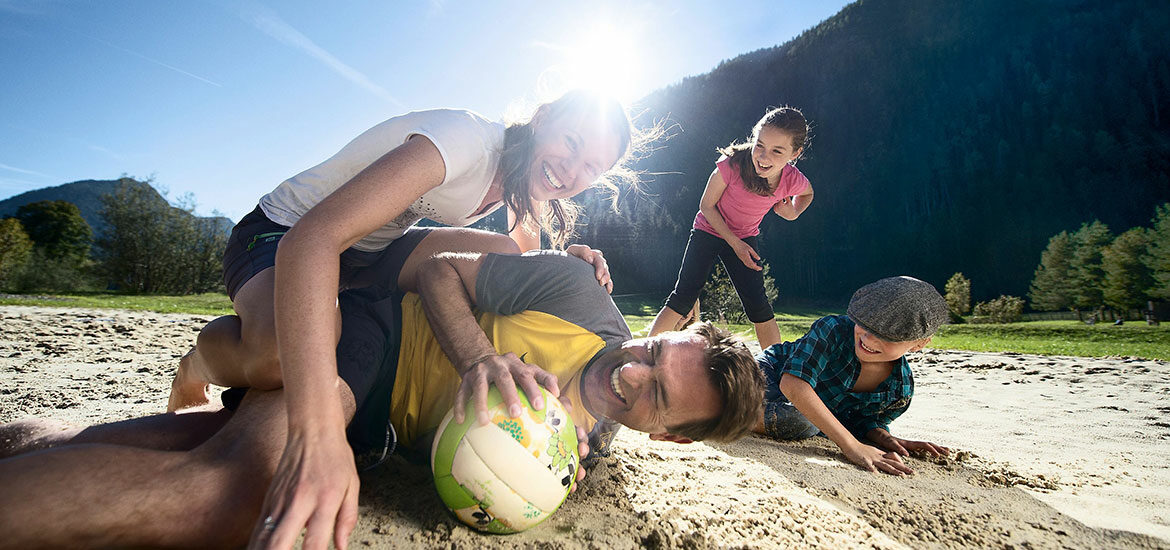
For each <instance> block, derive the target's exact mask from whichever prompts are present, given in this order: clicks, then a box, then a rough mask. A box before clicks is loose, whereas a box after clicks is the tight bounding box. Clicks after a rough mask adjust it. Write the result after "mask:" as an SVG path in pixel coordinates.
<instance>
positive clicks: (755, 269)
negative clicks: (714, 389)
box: [650, 107, 813, 349]
mask: <svg viewBox="0 0 1170 550" xmlns="http://www.w3.org/2000/svg"><path fill="white" fill-rule="evenodd" d="M807 142H808V122H807V121H805V119H804V115H803V114H801V112H800V111H799V110H798V109H794V108H792V107H782V108H780V109H773V110H771V111H768V113H767V114H765V115H764V117H763V118H761V119H760V121H759V122H757V123H756V125H755V127H753V128H752V136H751V142H750V143H738V144H737V143H732V144H731V145H729V146H727V147H726V148H723V149H720V150H719V152H720V153H722V154H723V156H722V157H721V158H720V159H719V161H718V162H716V163H715V170H714V171H713V172H711V177H710V178H709V179H708V180H707V188H706V189H705V190H704V191H703V198H702V199H701V200H700V201H699V213H698V214H696V215H695V225H694V228H693V229H691V237H690V240H689V241H687V249H686V252H684V253H683V260H682V267H680V268H679V270H678V281H677V282H676V283H675V284H674V291H673V292H671V293H670V297H668V298H667V299H666V305H665V306H663V308H662V311H659V312H658V316H657V317H655V318H654V324H653V325H652V326H651V327H650V334H651V335H654V334H658V333H659V332H663V331H667V330H673V329H675V327H676V326H677V325H678V324H679V323H680V321H682V320H683V317H684V316H685V315H687V312H689V311H691V308H693V307H694V306H695V301H696V300H697V299H698V297H699V291H700V290H701V289H702V288H703V283H704V282H706V280H707V275H708V274H710V273H711V268H712V267H713V266H714V264H715V258H716V257H718V258H719V260H720V261H722V262H723V267H724V268H725V269H726V270H727V274H728V276H729V277H730V278H731V282H732V284H734V285H735V291H736V292H737V293H738V294H739V299H740V301H742V302H743V309H744V313H746V314H747V316H748V319H750V320H751V322H752V323H754V324H755V328H756V338H757V339H758V340H759V342H760V347H761V348H763V349H767V348H768V346H771V345H772V344H778V343H780V327H778V326H777V325H776V320H775V319H774V317H773V313H772V304H771V303H770V302H769V301H768V298H767V296H766V294H765V293H764V274H763V268H762V267H760V265H759V264H758V263H756V260H759V259H760V252H759V250H760V247H759V234H760V222H761V221H763V219H764V216H765V215H766V214H767V213H768V211H769V210H770V211H772V212H775V213H776V215H778V216H780V217H781V218H784V219H786V220H789V221H792V220H795V219H796V218H797V217H799V216H800V214H801V213H802V212H804V209H805V208H808V205H809V204H810V203H812V199H813V190H812V185H810V184H809V182H808V178H806V177H804V174H801V173H800V170H797V169H796V160H797V159H799V158H800V155H801V154H802V153H804V148H805V146H806V145H807Z"/></svg>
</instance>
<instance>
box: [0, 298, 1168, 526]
mask: <svg viewBox="0 0 1170 550" xmlns="http://www.w3.org/2000/svg"><path fill="white" fill-rule="evenodd" d="M209 319H210V317H206V316H198V315H166V314H155V313H144V312H129V311H116V310H92V309H73V308H41V307H24V306H0V422H8V421H12V420H17V419H21V418H26V417H30V416H37V417H50V418H56V419H60V420H64V421H67V422H71V423H75V424H79V425H88V424H94V423H101V422H108V421H114V420H120V419H124V418H128V417H132V416H140V415H144V414H153V413H159V412H162V411H163V410H164V408H165V406H166V399H167V392H168V390H169V384H170V378H171V375H172V373H173V370H174V367H175V364H176V361H177V358H178V357H179V356H180V355H181V354H182V353H183V352H185V351H186V350H187V349H188V348H189V347H190V346H191V344H192V343H193V342H194V339H195V335H196V334H197V332H198V330H199V329H200V327H202V325H203V324H204V323H206V322H207V321H208V320H209ZM911 360H912V362H913V365H914V372H915V380H916V392H915V397H914V401H913V404H912V405H911V407H910V410H909V412H908V413H906V415H904V416H903V417H902V418H900V419H899V420H898V421H897V422H895V423H894V425H893V430H892V431H893V432H894V433H895V434H896V435H899V436H901V437H907V438H912V439H926V440H930V441H934V442H937V443H940V444H943V445H946V446H948V447H950V448H951V449H952V455H951V456H950V457H948V458H946V459H934V460H926V459H918V458H911V459H909V461H908V462H909V464H910V465H911V466H912V467H913V468H914V469H915V470H916V473H915V475H913V476H910V477H906V478H895V477H891V476H885V475H880V474H870V473H867V472H864V471H861V470H859V469H857V468H855V467H853V466H852V465H850V464H848V463H847V462H845V459H844V457H843V456H842V455H841V454H840V453H839V452H838V450H837V449H836V447H835V446H834V445H833V444H832V443H831V442H829V441H828V440H826V439H823V438H813V439H810V440H806V441H802V442H797V443H777V442H773V441H770V440H766V439H761V438H754V437H753V438H747V439H745V440H743V441H740V442H738V443H735V444H728V445H717V444H702V443H696V444H692V445H677V444H672V443H663V442H652V441H649V440H648V439H647V438H646V436H644V435H642V434H638V433H635V432H632V431H628V430H627V431H625V432H623V433H622V434H621V435H620V436H619V438H618V440H617V443H616V445H615V447H616V450H615V452H614V453H613V455H612V456H611V457H609V458H606V459H603V460H602V461H601V463H600V464H599V465H598V466H597V467H596V468H594V469H593V470H591V471H590V473H589V475H588V476H587V477H586V479H585V481H584V482H583V483H582V484H581V486H580V487H579V490H578V491H577V492H576V493H575V494H574V495H572V496H571V497H570V498H569V499H568V500H567V501H566V503H565V505H564V506H563V507H562V508H561V510H560V511H558V512H557V513H556V514H554V515H553V516H552V517H551V518H550V519H549V520H548V521H546V522H545V523H543V524H541V525H540V526H538V527H537V528H535V529H533V530H531V531H528V532H525V533H521V534H518V535H512V536H506V537H501V536H486V535H480V534H478V533H476V532H473V531H471V530H469V529H467V528H465V527H463V526H462V525H461V524H459V523H457V522H456V521H455V520H454V519H453V518H452V517H451V516H450V515H449V514H448V513H447V512H446V509H445V508H444V507H443V506H442V504H441V503H440V501H439V499H438V496H437V495H436V494H435V492H434V489H433V486H432V484H431V478H430V472H429V470H428V469H427V467H426V466H423V465H418V464H413V463H410V462H408V461H406V460H404V459H399V458H395V459H393V460H391V461H390V462H388V463H387V464H384V465H382V466H380V467H378V468H377V469H375V470H373V471H371V472H367V473H364V474H363V475H362V494H361V519H360V521H359V524H358V527H357V529H356V530H355V532H354V534H353V537H352V539H351V544H356V545H358V546H357V547H365V546H370V547H375V548H391V547H393V548H434V547H444V548H641V547H647V548H707V547H728V548H780V547H797V548H1170V462H1168V457H1170V414H1168V413H1170V363H1167V362H1160V361H1147V360H1140V359H1132V358H1104V359H1087V358H1080V357H1050V356H1034V355H1020V354H991V353H973V352H959V351H947V350H930V349H928V350H926V351H924V352H922V353H918V354H914V355H912V356H911Z"/></svg>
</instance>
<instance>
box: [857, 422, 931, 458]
mask: <svg viewBox="0 0 1170 550" xmlns="http://www.w3.org/2000/svg"><path fill="white" fill-rule="evenodd" d="M865 436H866V437H867V438H868V439H869V440H870V441H873V442H874V443H875V444H877V446H878V447H881V448H882V449H885V450H887V451H890V452H893V453H897V454H900V455H902V456H910V453H917V452H922V453H926V454H929V455H930V456H947V455H949V454H950V453H951V450H950V449H948V448H946V447H943V446H942V445H936V444H934V443H931V442H929V441H911V440H909V439H902V438H900V437H895V436H893V435H891V434H890V432H887V431H886V430H883V429H881V428H874V429H872V430H870V431H869V433H867V434H865Z"/></svg>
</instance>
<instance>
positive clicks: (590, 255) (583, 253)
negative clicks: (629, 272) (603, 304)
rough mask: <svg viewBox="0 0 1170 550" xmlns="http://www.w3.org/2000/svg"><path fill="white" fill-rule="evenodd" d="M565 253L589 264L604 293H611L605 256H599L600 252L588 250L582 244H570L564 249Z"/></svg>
mask: <svg viewBox="0 0 1170 550" xmlns="http://www.w3.org/2000/svg"><path fill="white" fill-rule="evenodd" d="M565 252H566V253H568V254H569V255H571V256H576V257H578V258H581V259H582V260H585V261H586V262H589V264H590V265H592V266H593V271H594V276H596V277H597V282H598V283H599V284H600V285H601V286H604V287H605V291H606V292H609V293H612V292H613V280H612V279H610V277H609V264H608V263H606V261H605V256H603V255H602V254H601V251H600V250H597V249H596V248H589V247H588V246H585V245H583V244H572V245H569V248H566V249H565Z"/></svg>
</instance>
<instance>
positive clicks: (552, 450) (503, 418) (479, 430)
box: [431, 386, 580, 534]
mask: <svg viewBox="0 0 1170 550" xmlns="http://www.w3.org/2000/svg"><path fill="white" fill-rule="evenodd" d="M517 391H518V393H519V394H520V401H521V403H522V404H523V405H524V412H522V413H520V416H519V417H518V418H512V417H511V416H509V415H508V411H507V410H506V409H505V407H504V401H503V398H502V397H501V396H500V392H499V390H497V389H496V388H495V386H492V387H491V389H490V390H489V392H488V398H487V405H488V417H489V418H490V419H491V422H490V423H488V424H487V425H484V426H480V425H479V424H478V422H476V418H475V409H474V408H473V406H472V405H471V404H470V403H468V405H467V414H466V416H465V417H464V419H463V423H462V424H456V423H455V422H454V421H453V420H452V418H453V417H454V414H455V411H454V409H452V410H451V412H448V413H447V416H446V417H445V418H443V422H442V423H441V424H439V429H438V431H437V432H436V434H435V442H434V445H433V446H432V448H431V471H432V472H434V474H435V488H436V489H438V491H439V496H440V497H442V499H443V503H444V504H446V505H447V507H448V508H450V509H451V511H452V512H454V513H455V516H456V517H458V518H459V520H460V521H462V522H463V523H466V524H467V525H470V526H471V527H474V528H476V529H478V530H480V531H487V532H489V533H498V534H507V533H517V532H520V531H523V530H525V529H528V528H530V527H532V526H534V525H536V524H537V523H540V522H541V521H543V520H544V519H545V518H547V517H548V516H550V515H552V513H553V512H555V511H556V509H557V508H559V507H560V505H561V503H562V502H564V501H565V497H566V496H568V494H569V490H570V489H571V488H572V486H573V484H574V483H576V480H577V466H578V465H579V464H580V457H578V456H577V430H576V428H574V427H573V420H572V419H571V418H569V415H568V413H566V412H565V409H564V408H562V407H561V402H560V401H559V400H558V399H557V398H556V397H553V396H552V394H550V393H548V391H546V390H545V389H544V388H541V389H540V391H541V393H543V394H544V403H545V405H544V409H543V410H539V411H537V410H534V409H533V408H532V406H531V405H530V404H529V402H528V398H527V396H525V395H524V391H523V390H520V389H519V388H517Z"/></svg>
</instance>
